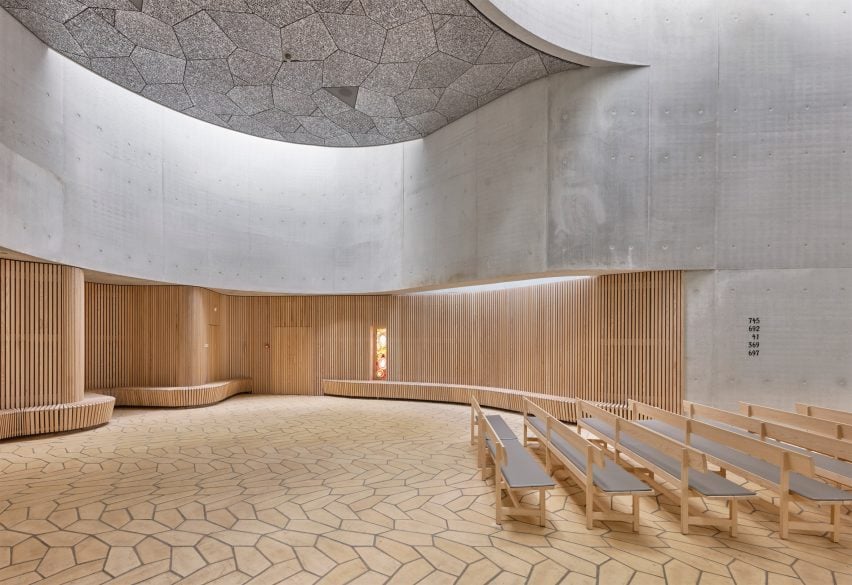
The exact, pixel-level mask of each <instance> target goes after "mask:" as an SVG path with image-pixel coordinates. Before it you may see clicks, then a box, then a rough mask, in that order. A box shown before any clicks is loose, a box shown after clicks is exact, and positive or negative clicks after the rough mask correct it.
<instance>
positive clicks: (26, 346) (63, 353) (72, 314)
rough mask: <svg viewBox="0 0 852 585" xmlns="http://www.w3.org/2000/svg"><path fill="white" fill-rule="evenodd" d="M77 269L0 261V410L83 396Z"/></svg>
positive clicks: (82, 335)
mask: <svg viewBox="0 0 852 585" xmlns="http://www.w3.org/2000/svg"><path fill="white" fill-rule="evenodd" d="M83 286H84V285H83V272H82V271H81V270H80V269H79V268H72V267H69V266H60V265H58V264H43V263H37V262H20V261H16V260H0V328H2V335H0V410H5V409H13V408H26V407H31V406H47V405H54V404H64V403H69V402H76V401H79V400H82V399H83V388H84V375H85V374H84V370H85V361H84V348H85V325H84V318H83V311H84V288H83Z"/></svg>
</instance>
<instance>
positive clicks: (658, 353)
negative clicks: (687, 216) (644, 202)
mask: <svg viewBox="0 0 852 585" xmlns="http://www.w3.org/2000/svg"><path fill="white" fill-rule="evenodd" d="M390 323H391V326H390V328H389V335H390V344H391V351H390V355H389V358H390V369H389V372H388V379H389V380H391V381H417V382H434V383H438V382H444V383H455V384H467V385H473V386H490V387H499V388H512V389H515V390H523V391H528V392H539V393H545V394H551V395H556V396H565V397H578V398H586V399H589V400H595V401H599V402H613V403H626V402H627V400H628V399H630V398H633V399H637V400H642V401H645V402H649V403H651V404H654V405H657V406H660V407H663V408H668V409H671V410H676V409H677V408H678V405H679V403H680V400H681V397H682V391H683V390H682V388H683V383H682V328H683V318H682V301H681V277H680V273H679V272H647V273H632V274H618V275H607V276H600V277H595V278H585V279H578V280H567V281H562V282H558V283H552V284H545V285H540V286H534V287H524V288H512V289H505V290H500V291H483V292H472V293H456V294H419V295H406V296H400V297H394V299H393V302H392V309H391V316H390Z"/></svg>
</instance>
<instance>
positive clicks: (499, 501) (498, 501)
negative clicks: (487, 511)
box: [494, 469, 503, 526]
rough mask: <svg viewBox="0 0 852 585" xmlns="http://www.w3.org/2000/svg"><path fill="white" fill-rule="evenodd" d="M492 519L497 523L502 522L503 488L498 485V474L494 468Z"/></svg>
mask: <svg viewBox="0 0 852 585" xmlns="http://www.w3.org/2000/svg"><path fill="white" fill-rule="evenodd" d="M494 520H495V521H496V522H497V525H498V526H499V525H501V524H502V523H503V490H502V488H501V487H500V474H499V472H498V471H497V470H496V469H495V470H494Z"/></svg>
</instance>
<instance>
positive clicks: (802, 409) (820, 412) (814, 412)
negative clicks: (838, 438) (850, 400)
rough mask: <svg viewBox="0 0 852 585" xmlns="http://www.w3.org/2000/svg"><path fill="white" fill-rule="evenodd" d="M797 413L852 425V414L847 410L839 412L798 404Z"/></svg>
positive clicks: (822, 407) (832, 409)
mask: <svg viewBox="0 0 852 585" xmlns="http://www.w3.org/2000/svg"><path fill="white" fill-rule="evenodd" d="M796 412H797V413H798V414H803V415H805V416H813V417H815V418H821V419H825V420H832V421H834V422H839V423H843V424H845V425H852V412H849V411H846V410H837V409H834V408H825V407H824V406H815V405H813V404H803V403H801V402H797V403H796Z"/></svg>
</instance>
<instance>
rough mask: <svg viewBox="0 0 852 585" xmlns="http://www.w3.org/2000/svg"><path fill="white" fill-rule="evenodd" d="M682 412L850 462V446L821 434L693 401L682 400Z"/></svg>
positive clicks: (692, 416)
mask: <svg viewBox="0 0 852 585" xmlns="http://www.w3.org/2000/svg"><path fill="white" fill-rule="evenodd" d="M683 410H684V412H685V413H686V415H687V416H689V417H690V418H698V417H700V418H703V419H707V420H712V421H716V422H720V423H724V424H728V425H731V426H734V427H738V428H741V429H746V430H748V431H750V432H752V433H754V434H756V435H758V436H760V437H761V438H767V439H775V440H776V441H781V442H782V443H787V444H789V445H795V446H796V447H803V448H805V449H808V450H810V451H815V452H817V453H822V454H824V455H828V456H829V457H835V458H837V459H845V460H847V461H852V443H850V442H848V441H843V440H840V439H835V438H833V437H826V436H822V435H814V434H812V433H809V432H808V431H805V430H802V429H797V428H793V427H788V426H784V425H780V424H777V423H773V422H767V421H764V420H760V419H757V418H749V417H747V416H745V415H742V414H737V413H735V412H729V411H727V410H720V409H718V408H713V407H712V406H705V405H703V404H696V403H695V402H689V401H686V400H684V401H683Z"/></svg>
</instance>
